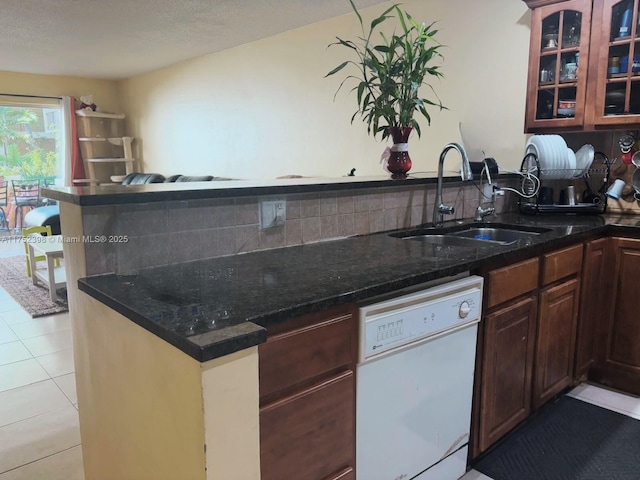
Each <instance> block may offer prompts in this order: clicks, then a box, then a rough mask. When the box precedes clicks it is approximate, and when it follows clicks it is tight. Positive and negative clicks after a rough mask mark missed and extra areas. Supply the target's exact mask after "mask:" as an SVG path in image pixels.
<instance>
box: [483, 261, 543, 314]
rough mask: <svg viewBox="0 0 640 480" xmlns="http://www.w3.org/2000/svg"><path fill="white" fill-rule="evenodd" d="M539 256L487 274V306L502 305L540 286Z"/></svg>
mask: <svg viewBox="0 0 640 480" xmlns="http://www.w3.org/2000/svg"><path fill="white" fill-rule="evenodd" d="M539 265H540V262H539V260H538V258H531V259H529V260H525V261H524V262H520V263H515V264H513V265H509V266H507V267H504V268H499V269H497V270H493V271H491V272H489V273H488V274H487V282H486V284H485V289H486V290H487V292H488V293H487V295H486V298H487V305H486V308H491V307H494V306H496V305H500V304H501V303H504V302H506V301H508V300H511V299H513V298H516V297H519V296H520V295H524V294H525V293H528V292H532V291H533V290H535V289H536V288H538V269H539Z"/></svg>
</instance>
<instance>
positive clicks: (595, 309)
mask: <svg viewBox="0 0 640 480" xmlns="http://www.w3.org/2000/svg"><path fill="white" fill-rule="evenodd" d="M610 257H611V239H609V238H599V239H598V240H592V241H590V242H587V243H586V245H585V250H584V260H583V266H582V279H581V281H580V313H579V315H578V327H577V333H576V355H575V363H574V374H573V376H574V378H575V379H577V380H586V379H587V375H588V373H589V369H590V368H591V366H592V365H593V362H594V359H595V335H596V327H597V326H598V325H599V324H601V323H602V322H604V321H605V319H606V318H608V316H609V312H610V309H611V284H612V282H613V270H612V268H611V266H612V262H611V258H610Z"/></svg>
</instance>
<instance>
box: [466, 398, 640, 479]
mask: <svg viewBox="0 0 640 480" xmlns="http://www.w3.org/2000/svg"><path fill="white" fill-rule="evenodd" d="M473 467H474V468H475V469H476V470H478V471H480V472H482V473H484V474H485V475H487V476H489V477H491V478H492V479H493V480H515V479H517V480H638V479H639V478H640V420H635V419H633V418H631V417H628V416H626V415H622V414H620V413H617V412H612V411H611V410H607V409H604V408H601V407H598V406H595V405H592V404H590V403H587V402H583V401H581V400H577V399H575V398H571V397H567V396H565V397H562V398H560V399H559V400H558V401H556V402H555V403H553V404H551V405H548V406H547V407H544V408H543V410H542V411H541V412H539V414H537V415H535V416H534V417H533V418H531V419H530V420H529V421H528V422H527V423H526V424H524V425H523V426H522V427H521V428H519V429H517V430H515V431H514V432H512V433H511V434H509V436H508V437H507V438H506V439H505V440H504V441H503V442H502V443H500V444H498V446H497V447H496V448H495V449H493V450H491V451H490V452H489V453H488V454H487V455H486V456H485V457H483V458H482V459H480V461H479V462H478V463H476V464H475V465H473Z"/></svg>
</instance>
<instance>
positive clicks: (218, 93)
mask: <svg viewBox="0 0 640 480" xmlns="http://www.w3.org/2000/svg"><path fill="white" fill-rule="evenodd" d="M387 5H389V4H384V5H382V6H380V7H375V8H372V9H368V10H365V11H364V12H363V13H364V16H365V20H367V19H371V18H372V17H373V16H374V15H377V14H379V12H381V11H382V10H383V9H384V8H386V6H387ZM404 5H405V7H406V9H407V10H408V11H409V12H410V13H411V14H412V15H413V16H414V17H415V18H416V19H418V20H424V21H433V20H437V21H438V25H439V28H440V34H439V36H438V38H439V40H440V41H441V42H442V43H443V44H445V45H447V47H446V48H445V49H444V50H443V53H444V55H445V64H444V68H443V72H444V73H445V75H446V78H445V79H443V80H441V81H438V80H436V83H435V84H434V86H435V87H436V89H437V92H438V93H439V95H440V97H441V99H442V101H443V103H444V104H445V105H446V106H447V107H448V108H449V110H448V111H444V112H433V115H432V117H433V122H432V126H431V127H430V128H424V129H423V130H424V131H423V136H422V138H421V139H418V138H417V136H415V135H414V137H413V138H412V139H411V142H410V152H411V156H412V158H413V161H414V168H413V170H414V171H425V170H435V168H436V161H437V157H438V155H439V152H440V150H441V149H442V147H443V146H444V145H445V144H446V143H447V142H450V141H459V140H460V134H459V130H458V124H459V122H462V123H463V130H464V134H465V139H466V140H467V141H468V142H469V144H472V145H473V146H476V147H480V148H483V149H484V150H485V152H486V153H487V155H492V156H495V157H496V158H497V159H498V162H499V163H500V164H501V165H503V166H505V167H512V168H517V167H518V166H519V163H520V158H521V156H522V151H523V146H524V142H525V136H524V134H523V133H522V132H523V122H524V106H525V88H526V75H527V61H528V44H529V18H530V15H529V12H528V10H527V8H526V5H525V4H524V2H518V1H514V0H484V1H482V2H470V1H469V0H414V1H408V2H405V4H404ZM358 33H359V25H358V23H357V20H356V18H355V16H354V15H353V14H351V15H347V16H343V17H339V18H335V19H331V20H328V21H324V22H321V23H317V24H314V25H310V26H307V27H304V28H301V29H298V30H294V31H291V32H287V33H284V34H281V35H278V36H275V37H271V38H268V39H265V40H261V41H258V42H253V43H249V44H246V45H243V46H240V47H237V48H234V49H231V50H227V51H224V52H221V53H217V54H213V55H209V56H205V57H200V58H198V59H195V60H191V61H188V62H185V63H182V64H179V65H175V66H173V67H169V68H166V69H162V70H159V71H156V72H153V73H149V74H146V75H140V76H137V77H134V78H131V79H128V80H125V81H122V82H120V92H121V94H122V106H123V109H124V111H125V112H126V113H127V114H128V130H129V133H130V134H131V135H134V136H136V137H138V138H140V139H141V141H140V142H139V145H138V147H142V157H143V162H144V164H143V166H144V169H145V170H146V171H157V172H160V173H163V174H174V173H183V174H212V175H222V176H231V177H235V178H273V177H276V176H279V175H285V174H301V175H306V176H329V177H335V176H341V175H345V174H346V173H348V171H349V170H350V169H351V168H352V167H355V168H356V169H357V172H356V174H357V175H375V174H379V173H383V172H382V170H381V167H380V164H379V157H380V154H381V152H382V151H383V150H384V146H385V144H382V143H380V142H379V141H376V140H373V139H372V138H370V137H369V136H368V135H367V133H366V126H365V124H364V123H362V122H361V121H359V120H356V121H355V122H354V125H353V126H352V125H350V122H349V120H350V118H351V115H352V113H353V111H354V110H355V97H354V96H353V95H347V93H346V92H347V91H348V89H347V90H345V91H344V92H342V93H340V94H339V95H338V97H337V99H336V102H335V103H334V102H333V101H332V98H333V95H334V93H335V90H336V88H337V85H338V83H339V81H340V78H338V77H331V78H329V79H325V78H323V77H324V75H325V74H326V72H328V71H329V70H330V69H332V68H333V67H334V66H336V65H338V64H339V63H341V62H342V61H343V60H344V59H345V58H346V55H347V53H346V51H345V50H344V49H342V48H338V47H333V48H331V49H327V48H326V47H327V45H328V44H329V43H330V42H332V41H333V39H334V37H335V36H336V35H339V36H342V37H347V38H353V37H354V36H356V35H358ZM450 162H451V165H452V167H450V168H454V167H455V163H456V162H455V161H450ZM448 164H449V163H448Z"/></svg>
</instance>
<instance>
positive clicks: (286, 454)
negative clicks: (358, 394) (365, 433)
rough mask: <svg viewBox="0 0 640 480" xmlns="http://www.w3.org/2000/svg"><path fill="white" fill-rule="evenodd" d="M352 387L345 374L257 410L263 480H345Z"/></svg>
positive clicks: (351, 440)
mask: <svg viewBox="0 0 640 480" xmlns="http://www.w3.org/2000/svg"><path fill="white" fill-rule="evenodd" d="M354 387H355V383H354V373H353V371H347V372H344V373H342V374H341V375H338V376H337V377H334V378H331V379H329V380H327V381H325V382H323V383H321V384H319V385H316V386H314V387H311V388H308V389H307V390H303V391H301V392H299V393H296V394H294V395H291V396H290V397H285V398H283V399H282V400H279V401H277V402H274V403H272V404H269V405H267V406H265V407H263V408H261V409H260V465H261V472H262V480H283V479H289V478H301V479H302V478H304V479H309V480H320V479H325V478H333V477H335V476H336V475H337V478H340V479H341V480H342V478H349V476H348V470H349V468H351V469H353V467H354V465H353V464H352V462H353V459H354V456H355V453H354V452H355V423H354V422H355V396H354V391H355V390H354ZM345 470H346V471H347V473H346V474H347V476H346V477H341V476H340V474H342V473H343V472H344V471H345Z"/></svg>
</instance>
